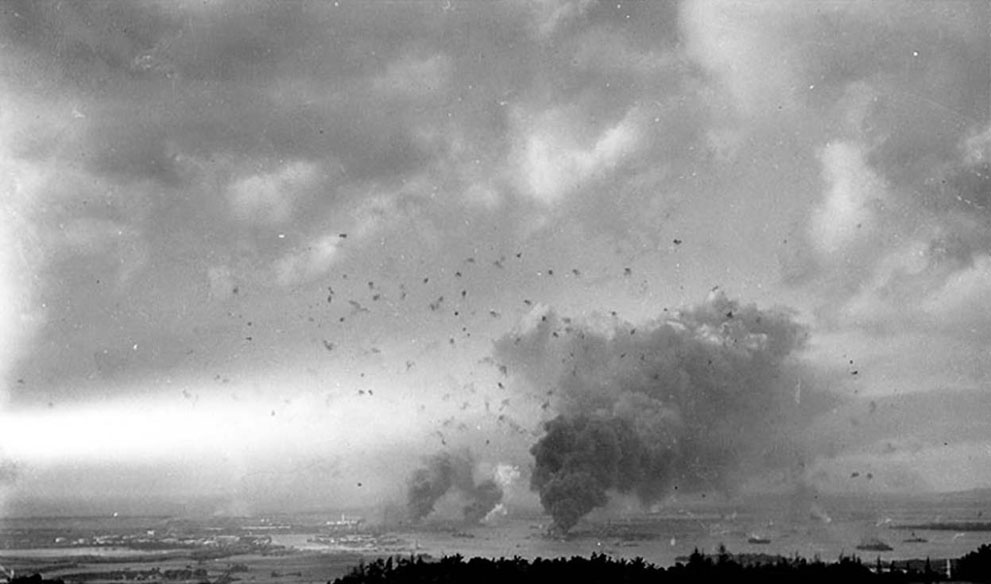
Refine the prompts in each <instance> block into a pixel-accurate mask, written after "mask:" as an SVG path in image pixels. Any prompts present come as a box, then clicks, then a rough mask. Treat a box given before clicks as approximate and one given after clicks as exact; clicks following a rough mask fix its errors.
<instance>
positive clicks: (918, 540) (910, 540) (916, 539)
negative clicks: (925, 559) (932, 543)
mask: <svg viewBox="0 0 991 584" xmlns="http://www.w3.org/2000/svg"><path fill="white" fill-rule="evenodd" d="M902 541H903V542H904V543H929V540H928V539H926V538H924V537H919V536H918V535H915V532H914V531H913V532H912V537H910V538H908V539H904V540H902Z"/></svg>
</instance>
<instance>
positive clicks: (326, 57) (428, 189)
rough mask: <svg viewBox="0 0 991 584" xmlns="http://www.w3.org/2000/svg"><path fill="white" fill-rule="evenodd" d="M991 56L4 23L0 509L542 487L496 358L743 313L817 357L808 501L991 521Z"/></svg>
mask: <svg viewBox="0 0 991 584" xmlns="http://www.w3.org/2000/svg"><path fill="white" fill-rule="evenodd" d="M989 31H991V7H989V6H988V5H987V4H986V3H984V2H981V1H977V0H975V1H972V2H970V1H962V0H949V1H938V2H937V1H935V0H933V1H929V2H924V1H918V2H902V1H894V0H891V1H881V2H853V1H850V2H848V1H834V2H823V3H814V4H810V3H807V2H800V1H785V0H780V1H778V0H775V1H773V2H761V3H755V2H734V1H728V0H727V1H723V0H713V1H698V2H696V1H686V2H680V3H676V2H632V1H626V0H617V1H614V2H594V1H589V0H577V1H565V0H540V1H533V2H522V1H519V2H516V1H507V2H492V3H481V2H460V1H456V0H445V1H441V2H427V1H424V2H410V3H406V2H392V1H383V2H370V3H369V2H361V3H360V2H351V1H347V0H339V1H333V0H328V1H320V2H316V1H314V2H241V1H237V2H235V1H231V0H228V1H224V0H207V1H202V2H201V1H192V0H189V1H186V0H177V1H174V2H164V1H163V2H157V1H150V0H149V1H144V2H133V3H131V2H128V3H125V2H107V3H63V2H6V3H4V4H3V6H2V7H0V47H2V51H0V79H2V82H0V327H2V329H3V330H4V334H3V337H2V339H0V461H2V462H0V503H5V504H6V505H7V506H9V507H10V508H11V509H15V510H17V509H25V508H28V507H24V505H27V503H25V502H24V501H27V500H28V499H31V500H32V501H36V502H37V501H40V502H41V503H38V504H39V505H41V504H48V505H49V507H46V509H47V508H51V509H56V510H57V511H58V512H71V511H72V510H73V509H76V507H73V505H78V504H79V503H78V502H79V500H80V498H81V499H83V500H88V501H91V502H93V501H96V502H98V501H101V500H104V499H107V500H114V501H115V502H114V503H113V504H114V505H125V504H127V505H131V507H130V508H134V509H140V508H142V506H148V505H151V504H152V502H155V501H159V502H160V501H180V502H181V501H193V500H200V499H204V498H205V499H209V500H210V501H211V503H210V505H213V507H212V508H211V509H212V510H213V511H216V512H231V513H240V512H251V511H254V510H260V509H267V508H272V507H278V506H279V505H284V504H285V501H287V500H291V501H293V504H295V505H297V506H300V507H305V506H310V507H318V506H320V505H325V504H326V505H338V504H344V503H356V504H369V503H372V502H375V501H381V500H385V499H388V498H390V497H396V496H397V493H399V492H401V490H402V485H403V481H405V476H406V475H408V473H409V472H411V470H412V469H413V468H414V467H415V465H416V460H417V457H422V456H425V455H429V454H431V453H434V452H436V451H439V450H443V449H446V448H456V447H469V448H471V449H472V451H473V453H474V454H473V455H474V458H475V459H476V460H477V461H479V464H480V465H482V466H484V465H489V466H493V465H498V464H509V465H514V466H515V467H517V468H519V470H520V471H521V473H522V474H523V475H524V476H525V475H526V474H527V473H528V472H529V471H528V468H529V466H528V465H531V464H532V462H531V459H530V457H529V454H528V450H529V448H530V447H531V445H532V443H533V442H534V440H536V439H537V437H539V435H540V434H541V424H542V422H546V421H547V420H549V419H550V418H552V417H553V416H554V415H556V414H557V413H558V412H559V411H563V409H562V408H563V407H564V406H563V404H562V402H561V401H560V400H559V399H556V398H553V397H552V398H547V397H546V396H544V394H543V388H542V387H539V385H540V379H539V376H534V375H530V374H527V373H526V371H524V370H525V368H526V367H525V365H526V363H527V361H528V359H530V358H531V356H529V355H522V354H519V353H518V352H517V353H514V352H513V351H507V350H505V346H506V343H507V340H508V339H513V338H514V337H515V338H520V337H521V336H527V335H531V336H532V335H533V334H534V331H535V330H537V328H535V327H539V325H538V324H535V323H537V322H538V320H539V319H540V318H541V317H546V316H547V315H552V317H553V319H555V322H557V319H561V318H565V319H574V322H575V323H576V326H582V327H588V330H592V329H593V328H596V327H598V328H597V329H596V330H599V329H603V328H604V329H610V330H613V331H616V330H620V329H623V330H627V329H628V328H629V327H636V326H639V325H643V326H647V327H650V326H659V325H658V324H657V323H659V322H663V319H666V318H672V319H675V320H677V318H678V316H677V315H678V314H682V313H692V312H691V311H704V310H705V307H707V306H709V307H711V306H714V305H716V304H718V303H724V302H738V303H740V304H739V306H750V305H752V304H753V305H756V306H758V307H760V309H762V310H775V311H778V312H779V313H781V314H787V315H789V319H791V320H793V321H794V322H795V323H799V324H800V325H801V327H802V328H803V330H804V331H806V332H807V340H806V341H804V342H803V344H802V347H801V350H797V349H796V355H794V356H793V358H794V359H797V360H800V361H801V362H802V363H803V366H804V367H805V368H806V370H807V371H809V372H811V373H810V374H809V377H808V379H807V380H806V381H804V383H805V384H806V385H805V386H804V387H805V391H807V392H809V393H810V395H811V394H812V393H816V394H819V395H825V396H827V397H826V398H823V399H822V400H821V401H822V403H823V404H827V405H825V406H823V407H822V408H820V409H818V410H816V411H814V412H812V414H810V415H811V416H812V417H811V418H809V419H808V420H807V421H806V422H807V423H805V424H804V425H803V426H802V430H801V434H800V435H797V434H796V435H794V436H792V438H793V439H794V440H796V441H800V442H802V443H803V444H805V445H807V446H808V447H809V448H808V453H809V454H808V455H807V456H806V458H805V459H804V461H803V466H802V469H801V471H800V474H801V475H802V480H803V481H806V482H808V483H809V484H812V485H814V486H815V487H816V488H820V489H823V490H827V491H833V492H946V491H954V490H961V489H971V488H982V487H984V488H986V487H991V426H988V425H987V423H986V420H987V419H988V418H989V417H991V391H989V389H988V384H989V381H991V225H989V220H991V34H989ZM679 311H681V312H679ZM686 311H687V312H686ZM693 314H694V313H693ZM658 319H661V320H658ZM579 323H580V324H579ZM650 323H654V324H653V325H651V324H650ZM610 327H611V328H610ZM624 327H626V328H624ZM545 381H546V380H545ZM802 383H803V382H798V384H797V387H796V388H795V393H794V395H795V401H796V403H797V402H800V401H801V396H802V391H803V385H802ZM808 399H811V398H808ZM855 473H856V474H857V475H858V476H857V477H856V480H854V479H851V477H852V476H853V475H854V474H855ZM868 473H869V474H870V475H871V476H872V479H871V480H866V479H864V478H863V477H865V476H866V475H867V474H868ZM775 480H776V479H774V478H773V477H772V476H771V474H770V473H765V474H764V475H760V474H759V473H758V474H757V475H755V476H754V477H751V480H750V484H753V485H758V486H757V487H754V488H770V487H768V486H767V485H770V484H773V483H774V481H775ZM762 481H763V482H762ZM760 485H764V486H763V487H761V486H760ZM518 490H519V493H518V497H519V498H520V500H525V499H526V497H528V496H529V497H531V500H532V497H533V495H532V494H528V493H527V489H526V485H525V481H524V482H523V483H521V485H520V486H519V488H518ZM60 501H67V502H64V503H59V502H60ZM73 501H75V502H73ZM120 501H124V503H121V502H120ZM128 501H129V503H128ZM280 502H281V503H280ZM17 505H21V507H18V506H17ZM59 505H61V507H60V506H59Z"/></svg>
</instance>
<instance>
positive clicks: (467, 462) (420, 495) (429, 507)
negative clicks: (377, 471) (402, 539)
mask: <svg viewBox="0 0 991 584" xmlns="http://www.w3.org/2000/svg"><path fill="white" fill-rule="evenodd" d="M474 475H475V463H474V461H473V460H472V457H471V455H470V454H469V453H468V452H460V453H450V452H441V453H438V454H435V455H433V456H431V457H429V458H428V459H427V460H426V464H425V465H424V466H423V467H422V468H419V469H417V470H416V471H414V473H413V475H412V476H411V477H410V480H409V484H408V489H407V493H406V507H407V511H408V513H409V517H410V519H412V520H413V521H420V520H422V519H423V518H425V517H426V516H428V515H430V513H431V512H433V510H434V506H435V505H436V504H437V501H439V500H440V498H441V497H443V496H444V495H446V494H447V493H448V492H450V491H451V490H452V489H454V490H456V491H457V493H458V494H459V495H460V496H461V497H463V498H464V500H465V505H464V508H463V510H462V512H463V516H464V519H465V521H467V522H469V523H478V522H479V521H481V520H482V519H483V518H484V517H485V516H486V515H488V514H489V512H490V511H492V509H494V508H495V507H496V505H498V504H499V502H500V501H502V488H501V487H500V486H499V484H498V483H497V482H496V481H495V480H493V479H485V480H483V481H481V482H479V483H476V482H475V476H474Z"/></svg>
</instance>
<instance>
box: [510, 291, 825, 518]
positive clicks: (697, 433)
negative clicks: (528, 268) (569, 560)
mask: <svg viewBox="0 0 991 584" xmlns="http://www.w3.org/2000/svg"><path fill="white" fill-rule="evenodd" d="M806 338H807V334H806V332H805V330H804V328H803V327H802V326H800V325H799V324H797V323H796V322H795V321H794V320H793V318H792V316H791V315H789V314H788V313H785V312H780V311H768V310H760V309H758V308H757V307H756V306H754V305H741V304H739V303H738V302H734V301H731V300H729V299H727V298H726V296H725V295H723V294H722V293H718V292H714V293H713V294H711V295H710V297H709V298H708V299H707V301H706V302H704V303H702V304H701V305H699V306H697V307H695V308H692V309H690V310H686V311H683V312H680V313H678V314H672V315H671V316H669V317H668V316H665V317H662V318H659V319H656V320H654V321H652V322H649V323H647V324H646V325H641V326H637V327H633V326H632V325H630V324H628V323H621V322H619V321H617V320H616V319H612V320H609V321H603V322H599V323H583V324H576V323H572V322H571V321H570V320H569V319H565V318H560V317H558V316H557V315H556V314H555V313H553V312H552V311H548V310H543V311H541V312H536V313H534V314H532V315H531V318H530V322H529V323H528V324H525V325H524V330H522V331H520V332H519V333H518V334H514V335H510V336H507V337H504V338H502V339H500V340H499V341H498V342H497V346H496V356H497V357H498V358H499V359H500V360H502V361H503V362H505V363H508V364H509V365H511V366H513V367H515V368H516V369H517V371H519V372H521V373H522V374H523V376H524V377H525V378H526V379H527V381H529V383H530V384H531V385H532V386H533V387H534V390H535V391H538V392H539V394H540V395H541V396H545V395H549V396H550V399H549V401H548V402H546V404H545V406H548V407H549V406H550V405H553V406H554V408H555V410H556V411H557V413H558V416H557V417H556V418H554V419H552V420H550V421H548V422H547V423H546V424H545V426H544V429H545V434H544V435H543V436H542V437H541V438H540V439H539V440H538V441H537V443H536V444H534V445H533V447H532V448H531V451H530V452H531V453H532V454H533V456H534V459H535V468H534V470H533V474H532V476H531V488H532V489H533V490H535V491H537V492H538V493H539V494H540V500H541V503H542V505H543V507H544V509H545V510H546V511H547V512H548V513H549V514H550V515H551V516H552V517H553V520H554V523H555V526H556V527H557V528H558V529H560V530H561V531H567V530H569V529H570V528H572V527H573V526H574V525H575V523H577V521H578V520H579V519H581V517H583V516H584V515H586V514H587V513H589V512H590V511H591V510H593V509H595V508H596V507H600V506H603V505H605V504H606V503H607V501H608V498H609V493H610V492H619V493H628V494H632V495H635V496H636V497H638V498H639V499H640V500H641V501H642V502H644V503H645V504H650V503H653V502H657V501H659V500H660V499H662V498H663V497H664V496H666V495H667V494H669V493H670V492H671V491H672V490H674V489H678V490H679V491H680V492H685V491H692V490H696V491H697V490H715V491H720V492H732V491H733V490H734V485H735V484H736V483H737V479H738V478H739V477H740V476H741V475H742V474H743V473H744V472H745V471H746V470H748V469H753V468H758V467H765V468H766V467H769V466H780V465H786V464H793V463H794V462H795V457H796V456H797V454H796V452H795V451H794V450H791V449H790V447H789V445H788V443H789V438H790V437H791V436H793V435H794V434H796V433H797V432H793V430H794V429H795V427H796V424H797V423H798V420H800V419H801V417H802V416H801V414H803V413H805V414H807V413H810V410H812V409H814V408H816V405H815V401H816V400H814V399H808V398H802V397H801V396H800V395H799V394H798V391H801V390H800V389H798V390H796V388H801V387H802V386H801V380H802V375H803V371H802V365H801V363H800V362H799V361H798V360H797V359H796V358H795V354H796V353H798V352H799V351H800V350H801V349H802V348H803V346H804V344H805V340H806Z"/></svg>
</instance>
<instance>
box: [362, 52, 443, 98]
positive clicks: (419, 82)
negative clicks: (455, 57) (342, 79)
mask: <svg viewBox="0 0 991 584" xmlns="http://www.w3.org/2000/svg"><path fill="white" fill-rule="evenodd" d="M451 67H452V64H451V59H449V58H448V57H447V56H445V55H434V56H432V57H428V58H425V59H418V58H416V57H413V56H411V55H407V56H404V57H402V58H400V59H399V60H397V61H395V62H393V63H390V64H389V66H388V68H387V69H386V71H385V72H384V73H383V74H382V75H380V76H378V77H376V78H375V79H373V80H372V87H373V88H374V90H375V91H377V92H379V93H382V94H384V95H385V96H386V97H406V98H411V99H423V98H427V97H431V96H435V95H438V94H440V93H441V92H443V91H444V90H445V89H447V84H448V80H449V78H450V76H451Z"/></svg>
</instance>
